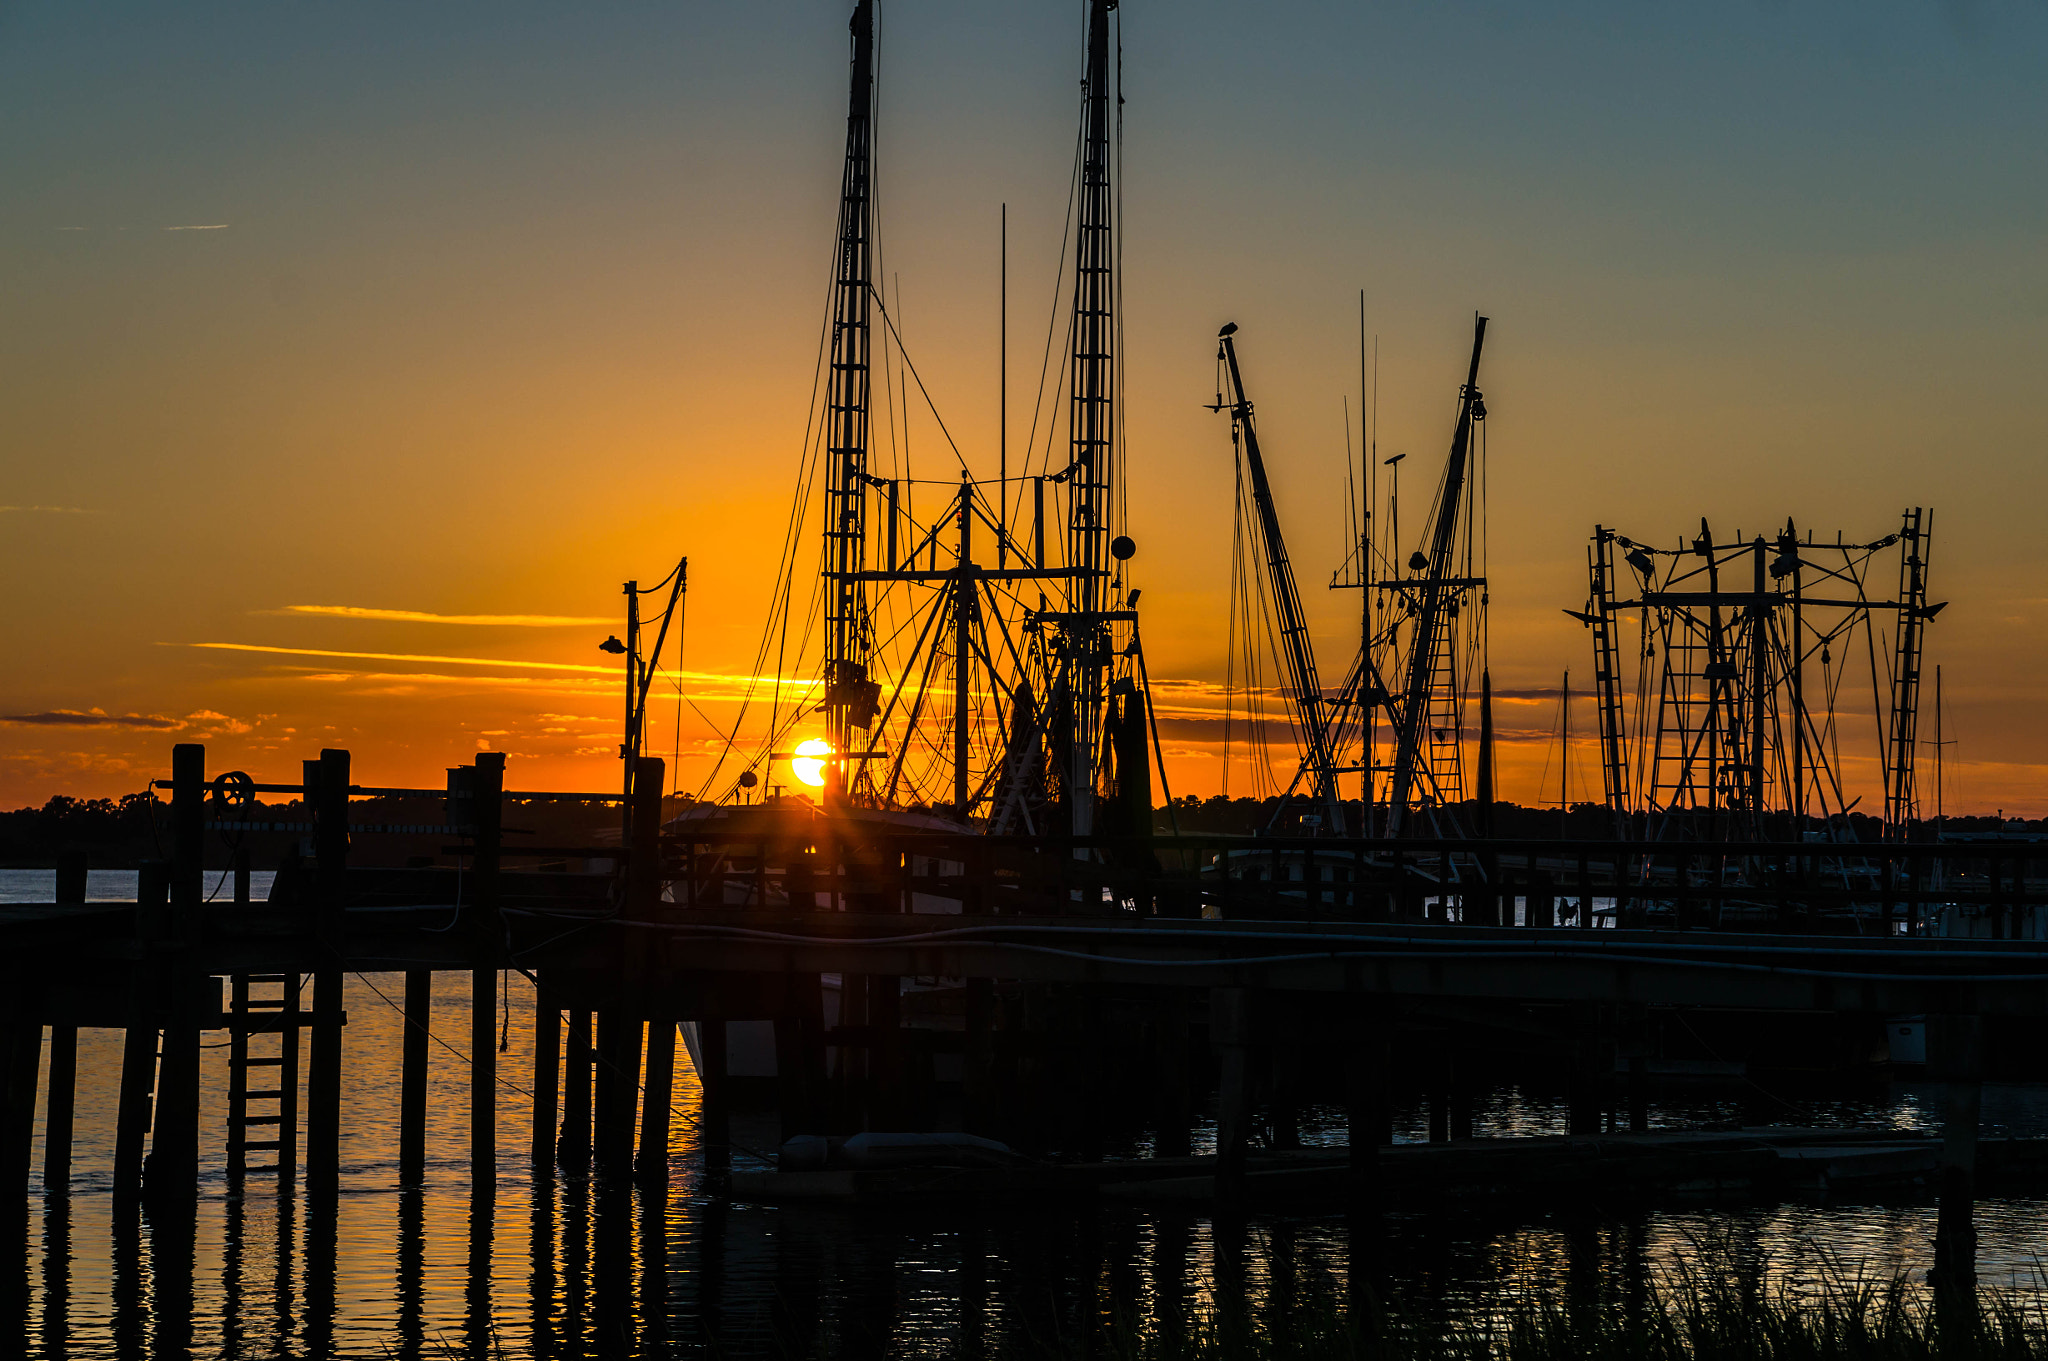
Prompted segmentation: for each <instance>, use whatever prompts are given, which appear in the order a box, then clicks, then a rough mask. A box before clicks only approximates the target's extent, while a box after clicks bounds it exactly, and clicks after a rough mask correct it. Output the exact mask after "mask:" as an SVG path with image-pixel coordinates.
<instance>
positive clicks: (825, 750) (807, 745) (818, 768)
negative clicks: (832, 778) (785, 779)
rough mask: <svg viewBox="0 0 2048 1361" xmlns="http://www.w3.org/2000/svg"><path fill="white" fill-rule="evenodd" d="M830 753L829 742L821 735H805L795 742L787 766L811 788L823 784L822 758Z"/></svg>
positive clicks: (819, 787) (823, 766) (823, 765)
mask: <svg viewBox="0 0 2048 1361" xmlns="http://www.w3.org/2000/svg"><path fill="white" fill-rule="evenodd" d="M831 754H832V747H831V744H830V743H828V742H826V741H825V739H824V738H822V737H807V738H805V739H804V740H803V741H801V742H799V743H797V744H796V755H794V756H792V757H791V758H790V762H789V768H790V771H791V772H792V773H793V774H795V776H796V777H797V778H798V779H799V780H802V781H803V782H804V783H805V784H807V785H809V786H811V787H812V788H813V789H822V788H824V786H825V762H824V759H823V758H825V757H827V756H830V755H831Z"/></svg>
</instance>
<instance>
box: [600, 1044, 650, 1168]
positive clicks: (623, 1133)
mask: <svg viewBox="0 0 2048 1361" xmlns="http://www.w3.org/2000/svg"><path fill="white" fill-rule="evenodd" d="M642 1029H643V1027H642V1025H641V1023H640V1022H639V1021H637V1020H632V1019H629V1018H627V1017H626V1016H625V1015H624V1014H623V1012H622V1011H621V1010H620V1009H619V1008H616V1007H610V1008H606V1009H605V1010H603V1011H600V1012H599V1013H598V1014H597V1147H596V1153H597V1163H598V1167H599V1170H600V1171H601V1172H602V1173H603V1174H604V1175H606V1176H611V1177H619V1176H625V1175H626V1174H627V1173H629V1172H630V1171H631V1169H632V1166H633V1124H634V1120H633V1116H634V1110H635V1107H637V1106H638V1105H639V1101H638V1099H637V1098H638V1097H639V1095H640V1039H641V1031H642Z"/></svg>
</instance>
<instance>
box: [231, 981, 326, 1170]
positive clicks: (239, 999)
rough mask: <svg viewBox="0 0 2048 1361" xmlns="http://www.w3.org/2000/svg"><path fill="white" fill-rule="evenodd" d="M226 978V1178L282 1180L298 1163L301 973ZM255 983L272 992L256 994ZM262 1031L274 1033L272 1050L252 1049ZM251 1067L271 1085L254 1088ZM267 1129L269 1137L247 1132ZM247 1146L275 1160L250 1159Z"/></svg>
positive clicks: (256, 985)
mask: <svg viewBox="0 0 2048 1361" xmlns="http://www.w3.org/2000/svg"><path fill="white" fill-rule="evenodd" d="M230 983H231V990H230V1001H229V1008H228V1180H229V1182H230V1183H231V1184H234V1185H240V1183H241V1181H242V1178H244V1177H245V1176H250V1175H255V1176H276V1177H277V1178H278V1179H279V1184H280V1185H282V1184H285V1183H287V1182H289V1181H290V1179H291V1176H292V1173H293V1171H294V1169H296V1167H297V1166H298V1141H299V1139H298V1130H299V1027H300V1026H302V1025H304V1024H306V1021H307V1020H308V1019H309V1018H308V1017H306V1016H305V1015H303V1014H302V1013H301V1012H300V1010H299V976H298V975H297V974H296V973H258V974H235V975H234V976H233V977H232V979H231V980H230ZM255 987H265V988H274V989H275V990H276V992H275V994H274V995H272V996H267V997H265V996H254V995H252V994H251V991H250V990H251V989H252V988H255ZM266 1035H268V1036H274V1037H275V1038H276V1045H275V1049H274V1052H271V1053H267V1054H252V1053H250V1052H249V1051H250V1043H249V1042H250V1040H251V1039H253V1038H256V1037H259V1036H266ZM252 1070H255V1071H259V1072H264V1073H268V1074H272V1075H274V1081H273V1082H272V1085H270V1086H268V1087H261V1088H252V1087H251V1086H250V1083H249V1075H250V1072H251V1071H252ZM265 1131H268V1132H269V1133H270V1135H271V1136H272V1137H270V1138H255V1137H251V1136H252V1135H260V1134H262V1133H263V1132H265ZM251 1152H269V1153H270V1154H272V1156H273V1161H271V1162H268V1163H257V1164H254V1165H252V1164H251V1163H250V1162H249V1154H250V1153H251Z"/></svg>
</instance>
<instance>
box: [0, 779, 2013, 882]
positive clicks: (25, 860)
mask: <svg viewBox="0 0 2048 1361" xmlns="http://www.w3.org/2000/svg"><path fill="white" fill-rule="evenodd" d="M664 802H665V804H666V806H665V807H664V810H663V816H664V817H669V816H673V815H674V814H675V813H676V812H678V811H680V808H681V806H682V802H683V801H678V800H666V801H664ZM1343 810H1344V822H1345V831H1346V832H1348V833H1349V834H1352V835H1355V834H1356V833H1357V829H1358V827H1359V825H1360V811H1359V801H1358V800H1356V799H1350V800H1346V801H1345V802H1344V804H1343ZM1449 811H1450V818H1449V820H1448V821H1449V822H1451V823H1454V824H1455V825H1456V826H1457V827H1459V828H1461V829H1463V830H1464V831H1465V832H1467V833H1470V832H1472V831H1473V830H1475V829H1476V828H1477V827H1478V826H1479V825H1480V819H1479V811H1480V810H1479V806H1478V804H1477V803H1476V802H1473V801H1467V802H1464V803H1460V804H1455V805H1452V806H1451V808H1450V810H1449ZM1276 814H1278V815H1279V816H1277V817H1276V816H1275V815H1276ZM208 816H209V818H211V817H212V816H214V815H213V813H212V812H211V810H209V814H208ZM350 816H351V818H352V819H353V820H355V821H357V822H362V823H370V822H389V823H438V822H440V821H442V820H443V818H444V817H445V813H444V805H443V804H442V803H441V802H440V801H439V800H438V799H419V798H414V799H366V800H361V801H358V802H356V803H354V804H352V805H351V809H350ZM1327 816H1328V815H1327V811H1326V810H1325V809H1324V808H1323V807H1322V806H1321V805H1319V804H1317V803H1315V802H1314V801H1312V800H1310V799H1307V798H1304V797H1301V796H1299V795H1296V796H1295V797H1293V798H1291V799H1288V800H1286V801H1285V802H1284V807H1283V801H1282V800H1281V799H1279V798H1264V799H1243V798H1239V799H1229V798H1224V797H1222V796H1221V795H1212V796H1211V797H1209V798H1206V799H1205V798H1200V797H1198V796H1196V795H1193V794H1189V795H1185V796H1183V797H1181V798H1178V799H1175V800H1174V801H1173V803H1172V804H1171V806H1170V807H1161V808H1159V809H1158V810H1156V811H1155V813H1154V815H1153V824H1152V825H1153V830H1154V831H1155V832H1156V833H1158V834H1161V835H1165V834H1168V833H1171V832H1173V831H1175V830H1178V831H1180V832H1181V833H1183V834H1187V835H1209V836H1215V835H1224V836H1255V835H1258V834H1260V833H1262V832H1268V833H1270V834H1271V835H1275V836H1305V835H1310V834H1319V835H1330V834H1332V833H1333V832H1334V831H1335V830H1336V829H1334V828H1331V827H1328V826H1323V825H1317V824H1314V823H1306V822H1304V821H1303V819H1304V818H1325V819H1326V818H1327ZM237 817H238V818H240V819H246V820H249V821H261V820H275V821H280V822H297V821H303V820H305V817H306V814H305V810H304V809H303V807H302V806H301V805H300V803H299V802H298V801H297V800H293V801H290V802H286V803H275V804H258V805H256V806H254V807H253V808H249V809H246V810H237ZM1634 821H1635V825H1634V826H1632V827H1631V828H1630V829H1629V833H1630V835H1631V837H1639V836H1640V835H1641V834H1642V826H1641V818H1640V817H1638V818H1636V819H1635V820H1634ZM1847 821H1848V824H1849V828H1850V832H1851V835H1852V837H1853V839H1855V840H1858V841H1875V840H1877V839H1878V837H1879V835H1880V830H1881V829H1880V826H1879V823H1878V820H1877V819H1876V818H1871V817H1866V816H1864V815H1863V814H1861V813H1851V814H1849V815H1848V819H1847ZM1492 822H1493V834H1494V835H1495V836H1499V837H1508V838H1515V839H1536V838H1549V837H1567V838H1571V839H1575V840H1587V841H1595V840H1602V839H1605V838H1610V837H1613V836H1614V835H1615V834H1616V831H1617V828H1616V824H1615V820H1614V815H1613V814H1612V813H1610V812H1609V811H1608V809H1607V807H1606V805H1604V804H1598V803H1577V804H1573V805H1572V806H1571V808H1570V809H1569V810H1568V811H1565V812H1560V811H1559V810H1558V809H1556V808H1525V807H1523V806H1521V805H1520V804H1513V803H1496V804H1495V805H1494V806H1493V817H1492ZM1772 824H1775V825H1772ZM515 825H516V826H515ZM1412 825H1413V827H1414V831H1415V833H1416V835H1418V836H1428V835H1431V831H1430V822H1429V819H1428V818H1427V817H1422V818H1418V819H1415V820H1414V821H1413V823H1412ZM1813 825H1817V824H1814V823H1812V822H1811V821H1809V826H1813ZM506 826H507V831H508V834H512V835H514V836H518V835H521V834H523V835H524V836H528V837H532V838H533V839H534V840H535V841H536V842H542V843H543V844H545V843H556V842H574V843H576V844H590V842H591V841H592V839H596V840H597V841H599V842H607V841H615V840H616V838H617V834H618V827H619V813H618V810H617V809H616V808H615V807H612V806H610V805H605V804H559V803H534V804H520V803H517V802H512V803H508V804H507V806H506ZM1943 826H1944V827H1945V829H1946V830H1947V831H1949V832H1952V833H1954V832H1996V831H2026V832H2048V819H2040V820H2037V821H2032V822H2029V821H2025V820H2022V819H2018V818H2014V819H2008V820H2005V821H2001V820H2000V819H1998V818H1996V817H1950V818H1947V819H1945V820H1944V822H1943ZM169 829H170V807H169V805H168V804H167V803H165V802H164V801H163V800H162V799H160V798H156V797H154V796H152V795H151V794H148V793H140V794H125V795H123V796H122V797H120V798H118V799H76V798H72V797H71V796H70V795H68V794H59V795H57V796H56V797H54V798H52V799H51V800H50V801H49V802H48V803H46V804H44V805H43V806H42V807H40V808H17V809H15V810H14V811H13V812H0V865H4V866H15V867H24V868H29V867H33V868H48V867H49V866H51V865H54V864H56V863H57V856H58V855H59V854H60V853H61V852H64V851H67V850H82V851H84V852H85V853H86V858H87V860H88V862H89V863H91V864H92V865H94V866H96V867H98V868H101V869H129V868H133V867H134V866H135V865H136V864H137V863H138V862H140V861H143V860H149V859H159V858H167V857H168V856H169V854H170V830H169ZM1766 830H1767V831H1769V832H1770V834H1771V835H1772V836H1773V837H1774V838H1778V839H1785V840H1789V839H1791V837H1792V835H1793V830H1792V820H1791V818H1790V817H1789V816H1788V815H1784V814H1774V815H1772V816H1771V818H1770V819H1768V820H1767V826H1766ZM1933 837H1934V825H1933V823H1932V821H1931V820H1929V821H1927V822H1923V823H1920V824H1916V826H1915V828H1914V838H1913V839H1915V840H1923V839H1924V840H1932V839H1933ZM293 840H295V839H294V838H290V837H287V836H284V835H281V834H276V833H272V834H267V835H264V836H261V837H258V838H257V839H256V841H255V842H254V843H253V844H252V846H251V849H252V851H253V852H254V854H255V862H256V864H257V866H258V867H259V868H268V867H269V865H271V864H273V863H274V862H275V861H276V859H277V857H278V855H279V854H280V853H281V852H282V851H283V850H284V849H285V848H286V846H287V843H288V842H291V841H293ZM446 840H447V838H446V837H445V836H438V835H432V834H428V835H423V836H418V837H404V838H395V839H388V838H378V837H364V838H361V839H359V840H358V842H357V844H356V846H355V847H354V848H352V850H351V852H350V858H351V860H352V861H354V862H355V863H358V864H404V863H407V862H408V861H417V860H419V859H421V858H438V857H437V852H438V851H439V849H440V845H441V843H443V842H445V841H446ZM513 844H515V845H516V844H517V842H516V841H515V842H513ZM207 855H208V861H209V863H211V862H213V861H214V860H215V859H219V858H222V857H223V856H224V855H225V852H224V850H222V849H221V841H220V838H218V837H209V838H208V852H207Z"/></svg>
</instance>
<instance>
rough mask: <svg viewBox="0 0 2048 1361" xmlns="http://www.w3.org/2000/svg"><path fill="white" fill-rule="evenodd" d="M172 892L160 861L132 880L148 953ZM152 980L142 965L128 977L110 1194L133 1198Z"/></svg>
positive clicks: (147, 1108) (150, 1080)
mask: <svg viewBox="0 0 2048 1361" xmlns="http://www.w3.org/2000/svg"><path fill="white" fill-rule="evenodd" d="M170 888H171V876H170V872H169V868H168V867H167V866H166V865H165V864H164V863H163V862H162V861H161V860H145V861H144V862H142V864H141V866H140V867H139V868H138V870H137V872H136V876H135V935H136V941H137V943H138V944H139V945H140V946H141V947H142V948H143V949H144V950H148V949H149V947H150V942H152V941H153V940H155V939H157V938H158V937H159V936H160V935H161V934H162V928H163V917H164V912H165V901H164V900H165V898H166V897H167V896H168V895H169V893H170ZM153 981H154V980H153V979H152V977H151V975H150V973H149V965H148V964H147V963H146V962H138V963H137V964H136V965H135V967H134V969H133V970H132V972H131V974H130V976H129V993H128V1025H127V1030H126V1034H125V1036H124V1037H123V1043H122V1047H121V1106H120V1112H119V1114H118V1115H116V1117H115V1125H114V1194H115V1195H116V1196H132V1195H134V1194H136V1193H137V1192H139V1191H141V1189H142V1158H143V1151H144V1145H145V1144H146V1143H147V1142H148V1139H149V1127H150V1124H151V1117H152V1115H153V1114H154V1109H153V1108H154V1106H155V1104H156V1098H155V1093H156V1047H157V1027H156V1009H155V1007H154V1005H153V1004H152V998H151V996H150V993H151V984H152V983H153Z"/></svg>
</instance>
